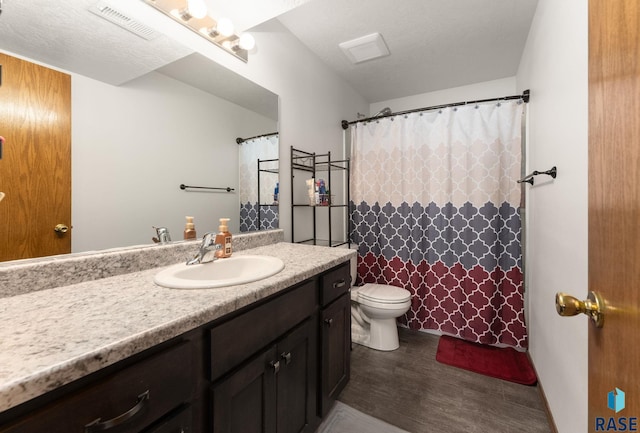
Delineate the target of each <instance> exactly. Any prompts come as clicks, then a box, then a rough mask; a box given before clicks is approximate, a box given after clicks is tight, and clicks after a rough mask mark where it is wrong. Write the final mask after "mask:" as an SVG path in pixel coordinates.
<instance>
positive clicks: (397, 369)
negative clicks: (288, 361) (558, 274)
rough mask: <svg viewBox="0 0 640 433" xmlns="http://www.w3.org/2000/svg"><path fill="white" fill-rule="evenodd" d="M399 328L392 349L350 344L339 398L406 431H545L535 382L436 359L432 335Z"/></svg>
mask: <svg viewBox="0 0 640 433" xmlns="http://www.w3.org/2000/svg"><path fill="white" fill-rule="evenodd" d="M399 331H400V348H399V349H398V350H395V351H392V352H380V351H376V350H372V349H368V348H366V347H363V346H360V345H357V344H354V345H353V351H352V352H351V380H350V382H349V384H348V385H347V387H346V388H345V389H344V391H343V392H342V393H341V395H340V397H339V398H338V399H339V400H340V401H342V402H343V403H345V404H347V405H349V406H351V407H353V408H354V409H357V410H359V411H361V412H364V413H366V414H369V415H371V416H374V417H376V418H378V419H381V420H383V421H386V422H388V423H389V424H392V425H395V426H397V427H399V428H401V429H404V430H407V431H409V432H412V433H423V432H425V433H463V432H464V433H475V432H477V433H488V432H491V433H516V432H517V433H521V432H526V433H551V431H552V430H551V428H550V426H549V422H548V420H547V417H546V413H545V411H544V406H543V403H542V400H541V397H540V394H539V391H538V388H537V387H536V386H526V385H519V384H516V383H512V382H507V381H504V380H500V379H494V378H491V377H487V376H483V375H480V374H476V373H472V372H470V371H466V370H462V369H459V368H455V367H451V366H448V365H444V364H441V363H439V362H438V361H436V350H437V347H438V338H439V337H438V336H435V335H431V334H426V333H424V332H419V331H411V330H408V329H403V328H400V329H399Z"/></svg>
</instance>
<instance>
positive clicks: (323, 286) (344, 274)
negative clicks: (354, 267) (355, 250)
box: [320, 262, 351, 307]
mask: <svg viewBox="0 0 640 433" xmlns="http://www.w3.org/2000/svg"><path fill="white" fill-rule="evenodd" d="M350 287H351V268H350V266H349V262H346V263H343V264H341V265H338V267H336V268H334V269H332V270H330V271H328V272H327V273H325V274H323V275H322V276H321V277H320V303H321V305H322V306H323V307H324V306H326V305H329V304H330V303H331V302H332V301H333V300H334V299H338V298H339V297H340V296H341V295H343V294H345V293H347V291H349V288H350Z"/></svg>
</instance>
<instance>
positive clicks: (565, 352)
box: [516, 0, 588, 433]
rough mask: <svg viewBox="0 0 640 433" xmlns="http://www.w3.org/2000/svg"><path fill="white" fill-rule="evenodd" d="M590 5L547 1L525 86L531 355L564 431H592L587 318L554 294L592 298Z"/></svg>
mask: <svg viewBox="0 0 640 433" xmlns="http://www.w3.org/2000/svg"><path fill="white" fill-rule="evenodd" d="M587 12H588V9H587V2H585V1H582V0H566V1H561V2H559V1H556V0H539V3H538V8H537V12H536V15H535V18H534V21H533V24H532V26H531V30H530V33H529V38H528V40H527V44H526V48H525V51H524V53H523V56H522V60H521V63H520V67H519V70H518V74H517V77H516V80H517V86H518V89H519V90H520V91H522V90H524V89H531V102H530V103H529V104H528V125H529V127H528V134H529V137H528V138H529V141H528V151H529V154H528V157H527V159H528V169H529V171H532V170H547V169H549V168H551V167H552V166H554V165H555V166H557V168H558V177H557V178H556V179H555V181H553V182H549V178H547V179H546V182H545V178H544V177H540V176H539V177H537V178H536V185H535V186H534V187H528V186H527V191H528V200H527V233H526V237H527V244H528V245H527V252H526V254H527V261H526V274H527V278H528V281H527V287H528V291H529V293H528V294H529V333H530V341H529V346H530V352H531V357H532V359H533V362H534V364H535V366H536V369H537V371H538V375H539V378H540V383H541V384H542V387H543V389H544V392H545V394H546V397H547V399H548V402H549V406H550V408H551V411H552V413H553V416H554V419H555V423H556V425H557V427H558V431H559V432H560V433H577V432H586V431H587V424H588V419H587V378H588V374H587V373H588V369H587V367H588V366H587V344H588V343H587V330H588V323H587V322H588V321H587V319H586V317H584V316H582V317H572V318H561V317H560V316H558V315H557V314H556V311H555V307H554V296H555V293H556V292H557V291H567V292H569V293H571V294H572V295H574V296H577V297H579V298H581V299H585V298H586V294H587V265H588V257H587V245H588V244H587V235H588V228H587V174H588V173H587V165H588V148H587V129H588V109H587V68H588V64H587V60H588V51H587V50H588V28H587Z"/></svg>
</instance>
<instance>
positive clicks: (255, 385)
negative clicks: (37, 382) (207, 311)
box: [0, 263, 351, 433]
mask: <svg viewBox="0 0 640 433" xmlns="http://www.w3.org/2000/svg"><path fill="white" fill-rule="evenodd" d="M349 287H350V278H349V266H348V263H344V264H342V265H339V266H336V267H335V268H333V269H331V270H329V271H326V272H324V273H322V274H320V275H317V276H315V277H313V278H310V279H308V280H306V281H304V282H302V283H299V284H297V285H295V286H293V287H291V288H288V289H285V290H282V291H280V292H278V293H276V294H274V295H272V296H270V297H268V298H266V299H263V300H260V301H258V302H256V303H254V304H252V305H249V306H247V307H244V308H242V309H240V310H238V311H236V312H233V313H230V314H228V315H227V316H224V317H222V318H220V319H217V320H215V321H214V322H212V323H209V324H207V325H204V326H201V327H199V328H196V329H194V330H192V331H189V332H187V333H185V334H183V335H181V336H179V337H176V338H174V339H172V340H170V341H167V342H164V343H162V344H160V345H158V346H155V347H153V348H151V349H148V350H146V351H144V352H141V353H138V354H136V355H134V356H132V357H130V358H127V359H125V360H123V361H120V362H119V363H117V364H114V365H112V366H109V367H107V368H105V369H103V370H100V371H97V372H95V373H92V374H90V375H88V376H86V377H84V378H82V379H80V380H78V381H76V382H73V383H71V384H68V385H65V386H63V387H61V388H59V389H57V390H54V391H52V392H50V393H48V394H45V395H43V396H40V397H38V398H36V399H34V400H32V401H29V402H26V403H24V404H22V405H20V406H17V407H16V408H13V409H10V410H9V411H6V412H3V413H0V433H34V432H47V433H49V432H52V433H76V432H77V433H93V432H97V431H100V432H108V433H211V432H213V433H312V432H313V431H315V429H316V428H317V426H318V425H319V424H320V421H321V419H322V416H324V415H325V414H326V412H327V411H328V410H329V408H330V407H331V405H332V403H333V401H334V400H335V399H336V398H337V396H338V394H339V393H340V391H341V390H342V389H343V388H344V386H345V385H346V383H347V381H348V380H349V359H350V338H349V336H350V318H351V314H350V304H349Z"/></svg>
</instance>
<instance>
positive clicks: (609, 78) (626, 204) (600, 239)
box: [588, 0, 640, 431]
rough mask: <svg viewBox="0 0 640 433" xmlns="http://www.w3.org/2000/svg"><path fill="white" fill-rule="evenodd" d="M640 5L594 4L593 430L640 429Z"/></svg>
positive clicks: (601, 0)
mask: <svg viewBox="0 0 640 433" xmlns="http://www.w3.org/2000/svg"><path fill="white" fill-rule="evenodd" d="M639 5H640V2H638V0H590V2H589V289H590V290H593V291H596V292H599V293H600V294H601V295H602V297H603V298H604V301H605V304H606V309H605V318H604V326H603V327H602V328H600V329H598V328H595V327H594V326H592V324H590V325H589V378H588V380H589V425H590V427H589V431H638V430H639V429H640V425H638V424H636V430H633V429H631V428H629V427H630V426H629V424H630V422H631V421H630V420H629V418H632V417H638V418H640V311H639V309H640V6H639ZM616 388H617V389H618V390H620V391H622V392H624V393H625V406H626V407H625V408H624V409H621V407H622V406H621V397H622V395H621V393H620V391H618V390H616ZM609 393H613V394H612V397H613V400H615V398H616V397H617V398H618V405H619V407H618V409H621V410H619V411H618V412H617V413H616V410H615V408H614V409H610V408H609V407H608V406H609V404H608V402H609V398H608V396H609ZM612 418H613V421H611V419H612ZM622 418H626V420H622ZM612 422H613V423H616V424H617V425H616V426H615V428H617V430H615V429H613V427H614V426H613V425H612V424H611V423H612ZM620 422H625V423H626V424H627V429H626V430H625V429H623V428H622V426H621V425H620Z"/></svg>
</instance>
